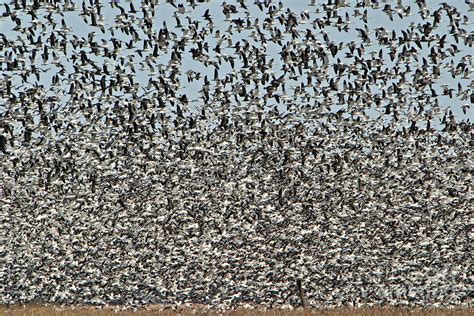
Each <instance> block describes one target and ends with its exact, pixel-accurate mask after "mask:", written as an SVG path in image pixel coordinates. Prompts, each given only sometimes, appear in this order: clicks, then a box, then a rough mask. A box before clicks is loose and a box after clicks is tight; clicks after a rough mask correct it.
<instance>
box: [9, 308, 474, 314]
mask: <svg viewBox="0 0 474 316" xmlns="http://www.w3.org/2000/svg"><path fill="white" fill-rule="evenodd" d="M196 314H200V315H201V314H205V315H217V314H225V315H236V316H240V315H274V316H277V315H294V316H300V315H301V316H302V315H327V316H345V315H347V316H349V315H360V316H375V315H413V316H421V315H435V316H442V315H474V309H473V308H470V309H405V308H395V307H387V308H385V307H384V308H341V309H325V310H321V309H306V310H303V309H296V310H292V311H290V310H278V309H273V310H266V311H265V310H261V309H238V310H234V311H229V312H224V313H220V312H218V311H215V310H209V309H206V308H200V307H196V308H190V307H185V308H171V307H163V306H154V307H149V308H143V309H139V310H136V311H123V310H116V309H113V308H102V309H96V308H93V307H73V308H72V307H71V308H68V307H56V306H15V307H5V306H1V307H0V315H9V316H13V315H14V316H33V315H34V316H56V315H58V316H59V315H61V316H89V315H90V316H108V315H114V316H129V315H130V316H132V315H133V316H141V315H143V316H145V315H196Z"/></svg>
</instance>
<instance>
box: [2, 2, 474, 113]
mask: <svg viewBox="0 0 474 316" xmlns="http://www.w3.org/2000/svg"><path fill="white" fill-rule="evenodd" d="M1 2H2V3H5V2H6V3H9V2H10V1H5V0H2V1H1ZM27 2H28V3H31V1H27ZM118 2H119V5H121V6H122V7H123V8H125V10H126V11H127V12H128V11H129V6H130V3H133V4H134V6H135V8H136V9H137V11H140V2H139V1H131V0H129V1H124V0H121V1H118ZM157 2H158V3H160V4H158V5H157V9H156V15H155V17H154V20H153V21H154V29H156V30H157V31H159V29H161V28H164V24H166V27H167V28H168V29H169V31H170V32H172V33H175V34H176V37H177V39H180V38H181V37H182V36H183V34H184V33H185V32H187V31H189V29H188V20H187V18H186V16H188V15H189V16H190V18H191V19H192V20H199V21H200V25H199V28H206V27H208V26H206V24H207V22H205V19H204V18H203V15H204V13H205V11H206V10H209V12H210V15H211V17H212V19H213V23H214V30H213V34H209V35H208V36H207V37H206V39H205V42H206V43H208V45H209V55H210V56H211V57H213V58H215V57H216V53H215V52H214V51H213V50H212V49H213V48H214V47H215V46H216V43H217V38H216V37H215V32H216V31H217V30H220V34H221V35H223V34H226V35H227V37H228V38H230V39H231V41H232V45H234V44H235V43H237V42H239V41H240V42H241V44H242V43H243V42H242V41H243V40H248V41H249V42H250V44H252V45H255V46H259V45H260V43H257V42H254V40H253V38H252V37H251V34H252V32H253V31H254V29H252V28H251V29H244V30H242V31H240V32H239V31H237V30H236V28H235V26H234V27H233V28H232V30H231V33H228V32H226V31H227V30H228V28H229V25H230V24H231V23H230V22H229V21H226V20H225V16H224V14H223V10H222V5H223V3H224V2H223V1H209V2H208V3H202V4H199V5H198V6H197V7H196V8H195V9H192V8H191V7H189V6H188V5H187V3H186V2H185V1H177V2H176V3H177V4H178V3H185V10H186V12H184V13H175V11H176V8H174V7H173V6H172V5H171V4H169V3H166V1H164V0H160V1H157ZM310 2H311V1H303V0H294V1H290V0H286V1H285V0H282V1H281V2H278V1H272V3H273V4H274V5H276V6H281V7H282V10H281V12H285V10H286V8H289V9H290V10H291V11H293V12H294V13H296V14H297V15H298V16H299V17H300V15H301V14H302V13H304V12H308V13H309V16H310V18H309V19H307V20H305V19H303V20H302V21H301V22H300V24H299V27H298V29H299V30H300V31H301V35H304V33H305V30H306V29H308V28H310V29H313V30H314V32H315V33H316V36H317V39H318V40H319V41H321V42H324V33H326V34H327V36H328V37H329V39H330V41H332V42H334V43H335V44H339V43H342V45H343V46H344V47H346V45H347V44H349V43H351V42H356V43H360V42H361V37H360V36H358V35H359V31H357V30H356V29H357V28H362V29H363V28H365V25H364V23H363V21H362V20H361V18H360V16H358V17H356V16H355V13H356V11H358V12H359V13H363V11H364V10H367V13H368V19H367V27H368V29H369V31H370V32H369V37H370V38H371V41H372V43H370V44H365V45H364V46H365V54H366V56H370V53H371V52H375V53H378V52H379V50H380V49H381V46H380V45H379V44H378V43H377V40H376V37H375V29H377V28H380V27H383V28H385V30H386V31H387V32H388V33H389V34H390V33H391V32H392V30H393V31H395V32H396V34H397V36H402V34H401V30H406V29H408V28H410V25H416V24H418V23H425V21H422V20H421V18H420V14H419V13H418V11H419V10H418V6H417V5H416V3H415V1H407V0H404V1H402V4H403V5H404V6H405V7H406V6H410V7H411V15H409V16H407V17H404V18H403V19H400V18H399V17H398V16H397V14H396V13H394V14H393V21H391V20H390V19H389V17H388V15H387V14H385V13H384V12H383V11H382V8H383V7H384V6H385V5H387V4H390V5H391V7H392V8H393V9H394V10H397V9H396V8H397V1H390V0H387V1H381V2H380V3H379V8H375V9H373V8H370V7H369V8H356V6H355V4H356V1H350V0H348V1H346V3H347V4H349V5H348V6H346V7H341V8H338V9H337V12H336V14H338V15H339V16H342V17H345V15H346V14H348V16H349V18H350V21H349V28H348V30H347V31H338V29H337V28H336V27H334V26H329V27H326V28H325V29H324V30H323V32H321V31H320V30H319V29H318V28H315V29H314V28H313V21H315V20H317V19H323V18H324V17H325V16H326V13H325V11H324V7H323V4H326V3H327V1H316V3H317V5H315V6H309V3H310ZM372 2H373V3H376V1H372ZM427 2H428V10H429V11H430V13H432V12H433V11H434V10H436V9H438V8H440V7H441V3H442V2H443V1H427ZM454 2H455V3H456V7H457V8H458V10H459V11H460V12H461V13H462V14H463V15H464V16H465V18H463V22H464V19H468V20H469V22H467V23H461V25H462V27H463V28H465V30H466V31H467V32H470V34H471V36H472V24H470V23H471V22H470V21H471V20H472V19H473V14H472V11H469V10H468V9H469V6H468V4H467V3H465V1H461V0H456V1H453V2H450V3H451V4H454ZM71 3H74V2H72V1H71ZM85 3H86V4H88V1H86V2H85ZM227 3H229V4H235V5H236V6H237V7H238V8H239V6H240V5H239V4H238V2H237V1H232V0H230V1H227ZM245 3H246V4H247V6H248V8H249V12H250V17H251V18H252V21H253V18H258V19H259V22H258V23H260V25H261V24H262V22H263V20H264V19H265V17H266V16H267V15H266V10H264V11H261V10H260V9H259V8H258V6H256V5H254V4H253V3H254V1H245ZM103 4H104V7H103V8H102V15H103V19H104V20H103V21H102V22H103V24H104V28H105V34H103V33H102V32H101V31H100V30H99V29H98V28H97V27H91V26H90V24H89V21H90V19H88V17H86V20H87V23H86V21H84V19H83V17H82V16H80V12H81V5H82V1H76V2H75V6H76V10H74V11H67V12H64V13H63V19H64V21H65V23H66V25H67V27H68V28H70V31H69V32H68V37H73V36H76V37H78V38H85V39H87V38H88V36H91V32H95V33H94V35H93V36H94V38H95V40H96V41H97V42H100V41H101V40H104V41H107V45H109V46H112V44H111V42H110V39H111V38H112V37H115V38H117V39H120V40H122V41H124V44H125V43H128V42H129V41H130V39H131V36H130V35H126V34H124V33H122V32H120V31H118V30H117V29H115V30H114V34H112V33H111V31H110V30H111V27H112V26H113V25H117V24H116V21H117V20H116V19H117V17H118V15H119V13H120V10H119V9H118V8H116V7H112V6H111V5H110V3H109V2H108V1H107V2H105V1H104V2H103ZM10 6H11V7H12V5H11V4H10ZM0 10H1V11H0V12H4V11H5V8H1V9H0ZM38 12H39V14H38V18H37V20H36V21H35V23H36V24H38V25H41V24H43V25H44V28H43V30H44V32H41V27H38V28H37V31H36V32H35V37H38V36H42V37H43V38H42V40H43V41H45V40H46V39H47V38H48V37H49V35H50V33H51V30H52V29H53V28H52V26H51V25H50V23H48V21H47V20H46V19H45V13H46V10H41V9H40V10H39V11H38ZM17 14H18V16H19V17H20V18H21V20H22V27H28V26H29V25H30V23H31V21H32V18H31V16H30V15H27V14H26V13H24V12H22V11H17ZM175 15H176V16H177V17H178V18H179V20H180V22H181V24H182V25H183V26H182V27H177V26H176V25H177V20H176V18H175V17H174V16H175ZM132 16H133V14H132ZM135 16H136V17H137V18H140V17H142V14H141V12H138V13H136V14H135ZM237 17H242V18H244V19H245V18H246V14H245V13H244V10H243V9H239V13H238V14H235V15H233V16H232V18H237ZM61 19H62V17H61V16H59V15H54V20H55V22H56V23H57V24H56V25H55V26H54V28H55V29H60V28H61ZM428 21H432V19H428ZM14 26H15V24H14V23H13V22H12V20H11V19H10V18H9V17H1V18H0V32H1V33H3V34H4V35H5V36H6V37H7V38H8V39H9V40H16V41H19V40H20V38H22V39H23V41H24V42H25V43H28V40H27V39H26V36H25V33H23V34H22V33H20V32H18V31H13V28H14ZM449 27H450V26H449V20H448V19H447V17H446V16H444V17H443V20H442V21H441V23H440V27H439V28H438V29H437V32H439V34H440V36H442V35H443V34H446V33H449ZM137 32H138V34H139V36H140V38H141V39H143V38H145V37H146V35H145V34H144V32H143V31H142V30H140V29H137ZM221 37H222V36H221ZM227 44H228V41H227V40H225V41H224V42H223V44H222V54H227V55H232V54H233V52H234V49H233V48H231V47H227ZM451 44H453V45H456V47H457V49H459V50H460V51H461V52H460V53H458V54H456V56H454V57H451V56H447V57H446V59H445V60H443V61H442V63H443V65H448V64H450V63H454V64H455V65H456V64H457V63H459V61H460V60H461V58H462V57H463V56H468V55H471V54H472V48H470V47H468V46H465V45H464V44H463V43H462V41H460V42H459V43H455V42H454V41H453V40H452V38H450V37H448V43H447V46H449V45H451ZM195 46H196V45H195V44H193V45H188V46H187V47H186V53H185V54H183V60H182V65H181V67H180V68H181V88H180V91H178V93H179V94H186V95H187V96H188V99H190V100H192V101H195V102H201V101H200V94H199V91H200V89H201V88H202V85H203V79H202V78H204V76H206V75H207V76H208V77H209V78H212V77H213V73H214V67H212V66H208V67H206V66H204V65H203V64H202V63H201V62H198V61H196V60H193V58H192V57H191V53H190V52H189V50H190V48H192V47H195ZM141 48H142V47H133V48H131V49H127V48H126V47H125V45H123V47H122V51H121V54H122V55H121V56H122V57H124V58H125V59H128V58H129V57H131V56H133V58H130V59H129V60H126V61H125V63H127V62H130V64H132V65H133V66H134V69H135V70H136V74H135V75H134V77H135V79H134V80H135V82H136V83H138V84H139V85H140V86H141V87H143V89H142V91H145V90H148V80H149V78H151V77H153V76H156V75H157V72H158V71H159V67H153V68H150V67H149V66H148V65H147V64H146V62H145V58H141V57H139V56H138V54H137V50H138V49H141ZM30 49H31V47H30ZM265 49H266V54H267V56H268V59H272V58H273V59H274V63H273V68H272V71H274V73H275V76H279V75H280V74H282V72H281V69H282V66H283V63H284V62H283V61H282V60H281V59H280V56H279V55H278V52H279V50H280V47H279V46H278V45H276V44H275V43H273V42H271V41H268V42H267V46H266V47H265ZM430 49H431V46H430V47H428V46H427V45H426V44H425V45H423V48H422V49H421V50H420V51H419V52H418V56H420V58H419V59H418V61H413V63H412V64H411V67H413V68H415V69H416V68H418V67H419V66H420V64H421V62H422V59H421V58H422V57H425V58H427V56H428V55H429V54H430ZM69 51H70V52H71V51H72V50H71V49H69ZM7 52H8V50H3V52H1V53H0V55H1V56H2V57H3V56H4V55H5V54H6V53H7ZM41 53H42V52H41V51H38V53H37V54H36V59H35V65H36V67H37V68H40V69H42V70H43V71H44V72H42V73H41V80H40V84H42V85H44V86H45V88H46V90H48V89H49V88H50V87H51V78H52V76H53V75H54V74H55V73H56V72H57V71H58V70H59V67H57V66H56V65H54V64H51V63H50V61H48V62H47V63H43V61H42V58H41ZM149 53H150V52H147V53H145V55H144V56H143V57H145V56H146V55H147V54H149ZM384 53H385V55H384V56H385V62H386V64H385V66H386V67H387V68H389V67H391V66H393V65H394V62H391V61H390V59H389V58H388V51H385V52H384ZM170 55H171V50H168V51H167V52H166V51H162V52H160V57H159V58H158V63H157V64H159V63H161V64H162V68H163V69H167V65H168V63H169V60H170ZM58 56H59V62H60V63H61V64H62V65H63V66H64V67H65V69H66V71H67V72H70V73H73V72H74V69H73V67H72V62H71V59H70V58H69V60H66V59H65V58H64V57H62V56H60V54H58ZM88 56H89V58H91V59H92V60H95V61H96V62H97V64H98V65H100V66H101V67H102V64H103V63H104V58H103V57H102V56H100V55H98V56H93V55H92V54H89V55H88ZM69 57H71V56H69ZM336 57H337V58H339V59H340V60H341V61H342V62H346V63H351V62H353V59H351V58H345V57H344V54H342V53H339V54H338V56H336ZM110 62H111V63H112V64H114V63H115V64H119V63H120V60H119V59H117V60H116V61H110V60H108V61H107V63H110ZM335 62H336V58H331V59H330V63H331V64H332V63H335ZM3 67H5V66H3ZM108 67H109V69H110V68H111V67H112V65H108ZM237 68H238V64H237ZM237 68H236V69H237ZM470 68H471V69H472V61H471V66H470ZM430 69H431V67H430ZM188 71H194V72H197V73H200V74H201V80H196V81H194V82H191V83H188V82H187V72H188ZM231 71H232V69H230V67H229V65H228V63H222V65H221V66H220V69H219V76H220V77H224V76H225V74H226V73H230V72H231ZM4 74H6V73H4ZM10 75H13V78H14V79H13V82H15V83H16V84H17V86H16V87H15V89H14V91H16V92H19V91H23V90H24V89H26V88H27V87H28V86H32V85H34V82H35V81H34V78H33V77H30V78H29V79H28V82H29V83H25V84H23V83H21V80H20V78H19V74H10ZM407 80H409V78H407ZM300 82H301V80H298V78H295V79H294V80H289V81H288V82H287V83H286V88H287V92H288V94H289V96H291V94H292V87H296V86H298V85H299V84H300ZM63 84H64V87H63V89H61V88H59V89H58V88H55V89H53V90H50V91H49V92H48V93H49V94H50V95H58V94H64V93H65V92H67V90H68V88H69V82H68V81H67V80H65V81H63ZM458 84H460V85H461V88H462V90H463V91H468V92H466V95H470V93H472V89H469V87H468V86H469V85H470V84H471V86H472V78H471V76H468V77H467V78H464V79H463V78H460V76H458V77H457V78H456V79H455V80H454V79H453V78H452V76H451V73H450V71H449V70H448V69H442V72H441V77H440V78H439V79H437V80H436V81H435V82H434V84H433V87H434V89H435V90H436V92H437V94H438V95H439V96H438V99H439V103H440V106H441V108H442V109H447V108H451V109H452V111H453V113H454V114H455V116H456V117H458V118H460V119H466V118H469V119H470V120H471V121H472V120H473V118H474V109H472V107H471V108H467V107H466V106H467V105H469V106H470V100H469V98H467V99H464V100H462V97H460V96H454V97H453V98H452V99H451V98H449V97H448V96H443V95H442V92H443V85H449V87H451V88H453V89H455V91H456V92H457V90H458ZM469 91H471V92H469ZM260 92H261V93H263V92H264V91H260ZM371 92H372V93H374V94H376V93H379V92H380V91H379V90H378V89H377V87H376V86H374V87H372V90H371ZM66 97H67V96H66ZM65 100H66V99H65ZM269 102H270V100H269ZM271 102H275V101H274V100H271ZM275 103H276V102H275ZM463 106H464V109H465V111H466V113H464V112H463ZM279 108H280V110H282V111H284V109H283V108H282V106H281V105H279ZM339 108H340V106H338V105H334V106H333V108H332V110H334V111H337V110H338V109H339ZM0 111H2V108H1V107H0ZM370 114H371V115H374V116H375V117H377V116H378V115H379V114H378V113H377V111H375V112H374V111H372V112H370V110H369V115H370Z"/></svg>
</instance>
